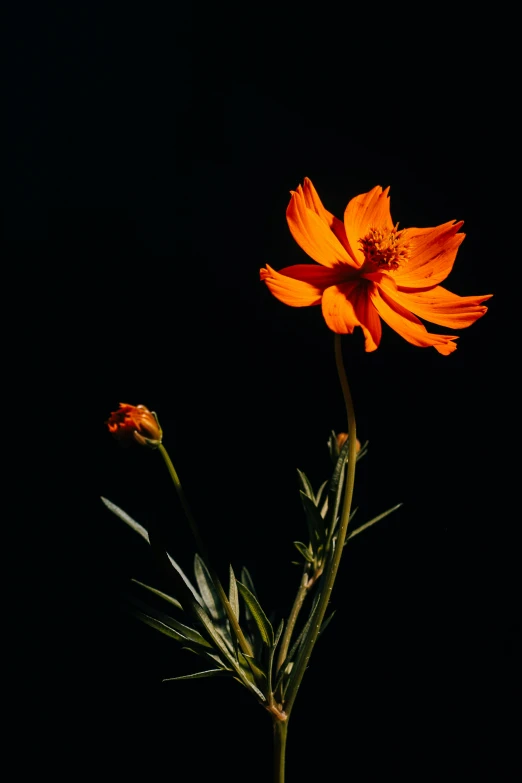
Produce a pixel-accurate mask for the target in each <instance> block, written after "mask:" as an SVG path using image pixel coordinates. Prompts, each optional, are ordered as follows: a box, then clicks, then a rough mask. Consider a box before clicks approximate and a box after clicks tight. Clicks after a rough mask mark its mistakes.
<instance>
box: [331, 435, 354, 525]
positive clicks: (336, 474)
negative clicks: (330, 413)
mask: <svg viewBox="0 0 522 783" xmlns="http://www.w3.org/2000/svg"><path fill="white" fill-rule="evenodd" d="M334 434H335V433H334ZM349 444H350V439H349V438H347V439H346V441H345V443H344V444H343V447H342V449H341V450H340V452H339V457H338V459H337V462H336V463H335V468H334V471H333V473H332V477H331V479H330V484H329V486H328V527H329V528H330V529H333V528H334V527H335V524H336V520H337V515H338V513H339V504H340V502H341V494H342V491H343V484H344V473H345V471H344V466H345V465H346V460H347V458H348V447H349Z"/></svg>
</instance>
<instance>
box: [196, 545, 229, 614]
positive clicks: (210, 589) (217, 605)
mask: <svg viewBox="0 0 522 783" xmlns="http://www.w3.org/2000/svg"><path fill="white" fill-rule="evenodd" d="M194 574H195V576H196V582H197V584H198V587H199V592H200V595H201V597H202V599H203V603H204V605H205V606H206V608H207V609H208V613H209V614H210V616H211V617H212V619H213V620H214V621H215V622H216V623H217V624H218V625H219V626H220V627H221V626H223V625H224V623H225V620H226V615H225V611H224V609H223V605H222V603H221V599H220V597H219V594H218V591H217V590H216V587H215V585H214V582H213V581H212V577H211V576H210V573H209V570H208V568H207V566H206V565H205V563H204V562H203V560H202V559H201V557H200V556H199V555H198V554H197V553H196V555H195V556H194Z"/></svg>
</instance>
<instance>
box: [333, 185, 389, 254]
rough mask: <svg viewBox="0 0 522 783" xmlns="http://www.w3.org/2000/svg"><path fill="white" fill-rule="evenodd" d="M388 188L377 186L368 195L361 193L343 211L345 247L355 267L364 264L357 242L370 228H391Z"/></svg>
mask: <svg viewBox="0 0 522 783" xmlns="http://www.w3.org/2000/svg"><path fill="white" fill-rule="evenodd" d="M389 190H390V188H386V190H384V191H383V189H382V188H381V187H380V186H379V185H377V186H376V187H375V188H373V189H372V190H370V191H369V193H361V195H360V196H356V197H355V198H352V200H351V201H350V202H349V203H348V206H347V207H346V209H345V211H344V228H345V230H346V237H347V242H348V244H347V247H348V250H349V251H350V254H351V255H352V256H353V258H354V259H355V261H356V263H357V266H362V264H363V263H364V254H363V252H362V250H361V248H360V246H359V240H360V239H362V238H363V237H365V236H366V234H367V233H368V231H369V230H370V228H385V229H388V230H389V231H391V230H392V228H393V223H392V219H391V215H390V197H389V196H388V191H389Z"/></svg>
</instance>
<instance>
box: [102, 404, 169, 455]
mask: <svg viewBox="0 0 522 783" xmlns="http://www.w3.org/2000/svg"><path fill="white" fill-rule="evenodd" d="M106 424H107V426H108V428H109V432H110V433H111V434H112V435H114V437H115V438H118V440H121V441H123V442H126V441H127V442H128V441H129V440H131V439H134V440H136V441H137V442H138V443H139V444H141V445H142V446H151V447H152V448H156V447H157V446H159V445H160V443H161V439H162V436H163V433H162V431H161V427H160V425H159V421H158V419H157V416H156V414H155V413H154V412H153V411H149V409H148V408H146V407H145V405H127V404H126V403H124V402H120V407H119V410H117V411H113V412H112V413H111V415H110V417H109V419H108V421H107V422H106Z"/></svg>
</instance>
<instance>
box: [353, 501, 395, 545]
mask: <svg viewBox="0 0 522 783" xmlns="http://www.w3.org/2000/svg"><path fill="white" fill-rule="evenodd" d="M402 505H403V504H402V503H397V505H396V506H393V508H389V509H388V510H387V511H383V513H382V514H379V516H377V517H374V518H373V519H370V521H369V522H366V523H365V524H364V525H361V527H358V528H356V529H355V530H354V531H352V532H351V533H350V535H349V536H347V538H346V541H345V542H344V545H345V546H346V544H347V543H348V541H349V540H350V538H353V537H354V536H357V535H358V534H359V533H362V531H363V530H366V528H368V527H370V526H371V525H375V523H376V522H380V521H381V519H384V517H387V516H388V514H392V513H393V512H394V511H397V509H398V508H400V507H401V506H402Z"/></svg>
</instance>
